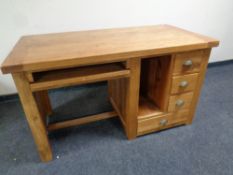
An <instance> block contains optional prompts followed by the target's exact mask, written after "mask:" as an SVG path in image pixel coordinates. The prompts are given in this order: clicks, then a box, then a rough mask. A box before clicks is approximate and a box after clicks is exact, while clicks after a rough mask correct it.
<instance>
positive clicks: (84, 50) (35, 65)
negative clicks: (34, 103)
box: [1, 25, 219, 73]
mask: <svg viewBox="0 0 233 175" xmlns="http://www.w3.org/2000/svg"><path fill="white" fill-rule="evenodd" d="M218 44H219V41H217V40H215V39H212V38H209V37H206V36H202V35H199V34H196V33H192V32H189V31H186V30H183V29H180V28H176V27H173V26H169V25H156V26H143V27H130V28H118V29H104V30H92V31H79V32H66V33H55V34H42V35H31V36H23V37H21V39H20V40H19V41H18V42H17V44H16V45H15V47H14V48H13V50H12V51H11V53H10V54H9V55H8V57H7V58H6V59H5V61H4V62H3V64H2V67H1V69H2V72H3V73H13V72H21V71H41V70H50V69H59V68H66V67H73V66H79V65H85V64H86V65H87V64H97V63H106V62H114V61H118V60H123V59H126V58H132V57H146V56H151V55H161V54H166V53H172V52H182V51H188V50H195V49H204V48H211V47H214V46H217V45H218Z"/></svg>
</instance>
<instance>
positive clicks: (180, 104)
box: [168, 92, 193, 112]
mask: <svg viewBox="0 0 233 175" xmlns="http://www.w3.org/2000/svg"><path fill="white" fill-rule="evenodd" d="M192 98H193V92H188V93H183V94H179V95H172V96H170V98H169V104H168V112H173V111H177V110H181V109H189V107H190V106H191V102H192Z"/></svg>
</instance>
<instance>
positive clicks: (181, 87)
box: [171, 73, 198, 94]
mask: <svg viewBox="0 0 233 175" xmlns="http://www.w3.org/2000/svg"><path fill="white" fill-rule="evenodd" d="M197 79H198V73H195V74H188V75H181V76H174V77H173V78H172V87H171V93H172V94H176V93H183V92H188V91H193V90H194V89H195V87H196V84H197Z"/></svg>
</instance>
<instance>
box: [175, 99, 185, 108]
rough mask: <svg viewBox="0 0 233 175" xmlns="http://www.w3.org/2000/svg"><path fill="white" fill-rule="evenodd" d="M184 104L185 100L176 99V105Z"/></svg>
mask: <svg viewBox="0 0 233 175" xmlns="http://www.w3.org/2000/svg"><path fill="white" fill-rule="evenodd" d="M183 105H184V100H181V99H179V100H177V101H176V106H178V107H181V106H183Z"/></svg>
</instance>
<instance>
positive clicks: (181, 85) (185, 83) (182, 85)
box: [180, 81, 189, 87]
mask: <svg viewBox="0 0 233 175" xmlns="http://www.w3.org/2000/svg"><path fill="white" fill-rule="evenodd" d="M188 84H189V83H188V82H187V81H181V82H180V87H187V86H188Z"/></svg>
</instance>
